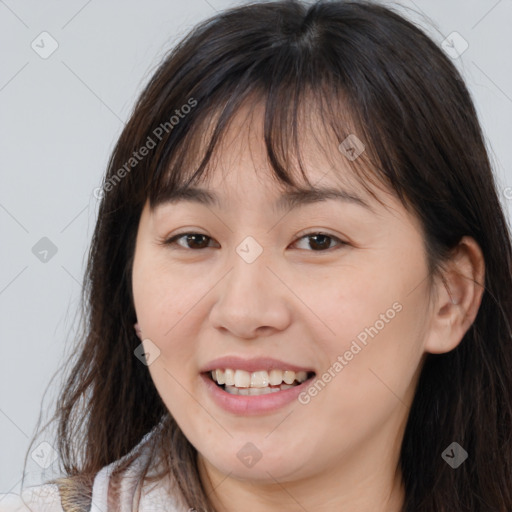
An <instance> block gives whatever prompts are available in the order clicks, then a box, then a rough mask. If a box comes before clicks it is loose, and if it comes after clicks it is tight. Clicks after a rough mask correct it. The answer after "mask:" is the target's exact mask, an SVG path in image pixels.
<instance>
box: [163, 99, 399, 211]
mask: <svg viewBox="0 0 512 512" xmlns="http://www.w3.org/2000/svg"><path fill="white" fill-rule="evenodd" d="M265 108H266V106H265V104H264V102H263V101H246V102H245V103H244V104H242V106H240V108H239V109H238V110H237V111H236V112H235V114H234V115H233V117H232V118H231V119H230V121H229V123H228V125H227V127H226V128H225V129H224V130H223V131H222V133H221V136H220V138H219V139H218V141H217V143H216V144H215V146H214V148H213V152H212V154H211V157H210V159H209V161H208V163H207V165H206V167H205V170H204V172H202V173H201V174H199V175H198V176H197V177H196V178H195V179H193V180H191V176H192V175H193V174H194V171H195V169H196V168H197V165H195V164H197V163H199V162H200V161H201V159H202V157H203V156H204V152H205V151H204V150H205V146H206V141H209V140H210V137H211V132H212V130H213V129H214V127H215V124H216V121H215V120H213V119H212V120H210V121H206V122H205V125H203V126H202V127H201V128H204V130H201V129H200V132H201V134H197V132H196V134H197V135H198V136H197V137H196V139H195V140H193V141H194V142H197V140H199V139H200V140H201V141H202V145H203V147H202V148H199V147H197V146H195V147H194V146H193V145H191V146H190V147H194V150H191V152H192V153H193V154H192V156H190V158H191V159H193V158H195V159H196V162H194V165H186V166H182V167H181V168H179V169H170V173H172V172H178V176H179V179H178V180H175V181H174V183H173V185H172V186H163V187H160V188H159V190H158V197H157V198H156V200H155V201H154V202H153V209H156V208H157V207H158V206H161V205H162V204H180V203H181V202H185V203H188V204H193V203H195V204H203V205H207V206H209V207H216V208H222V207H223V206H225V205H226V203H228V202H233V201H236V202H243V201H244V199H246V198H248V197H252V196H255V195H258V194H259V195H262V196H263V198H264V200H265V201H266V202H267V203H272V204H271V206H272V209H273V210H274V211H276V212H280V211H282V210H284V209H287V208H290V207H295V206H300V205H302V204H311V203H315V202H319V201H323V200H328V199H336V200H339V201H343V202H345V203H352V204H354V205H359V206H361V207H365V208H366V209H367V210H368V211H373V212H374V213H375V207H376V206H378V204H379V203H380V202H382V199H383V196H382V191H384V192H388V193H387V194H385V195H384V197H385V196H390V194H389V192H390V191H389V189H388V190H386V187H385V186H383V185H381V184H380V183H377V182H376V181H375V180H374V179H372V183H370V182H369V181H368V180H364V181H363V182H361V176H360V174H359V173H358V172H357V171H358V169H359V170H360V169H362V167H363V166H364V165H365V164H364V163H362V161H363V160H364V156H365V155H364V154H363V158H361V161H359V162H357V161H354V160H352V159H349V158H347V155H346V153H343V152H342V151H340V141H339V139H337V138H336V136H335V134H334V133H333V131H332V130H328V129H327V128H326V126H325V123H322V120H321V118H320V116H319V115H318V114H317V113H316V114H315V113H313V115H311V114H310V115H307V116H306V115H305V114H301V116H299V119H298V120H299V129H298V130H297V133H295V132H294V131H293V129H292V130H291V131H290V130H289V129H288V130H285V133H280V132H279V131H278V132H275V131H274V132H273V133H272V135H273V136H272V140H271V147H272V148H273V149H274V150H275V149H277V150H278V152H279V157H278V158H279V159H280V163H281V164H282V165H284V167H285V170H284V172H285V173H286V175H287V177H286V179H284V180H283V179H280V177H279V176H278V173H277V172H276V170H275V169H276V166H275V165H274V164H275V162H273V161H272V159H271V158H270V157H269V151H268V149H269V148H268V141H267V140H266V138H265V137H266V130H265V128H268V127H265ZM311 110H314V109H313V108H312V109H311ZM214 117H215V116H214ZM197 128H199V127H196V129H197ZM208 132H210V133H208ZM267 135H268V133H267ZM294 136H296V139H295V138H294ZM290 138H291V139H292V141H290ZM189 163H191V160H189ZM301 171H302V172H301ZM302 173H304V175H305V177H304V175H303V174H302ZM364 174H368V175H369V174H371V173H369V172H366V173H364ZM287 179H288V180H291V183H287ZM375 185H377V187H376V186H375ZM377 189H379V190H380V192H379V190H377ZM376 198H379V199H378V201H375V199H376ZM387 200H389V197H388V198H387V199H385V200H384V204H385V203H386V201H387ZM372 203H373V205H372Z"/></svg>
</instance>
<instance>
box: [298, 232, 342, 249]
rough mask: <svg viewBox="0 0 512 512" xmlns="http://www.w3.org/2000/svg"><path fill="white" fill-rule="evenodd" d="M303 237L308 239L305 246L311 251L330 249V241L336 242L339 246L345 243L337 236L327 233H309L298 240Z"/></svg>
mask: <svg viewBox="0 0 512 512" xmlns="http://www.w3.org/2000/svg"><path fill="white" fill-rule="evenodd" d="M304 239H309V241H308V242H307V246H308V247H309V249H311V250H312V251H313V252H326V251H327V250H328V249H332V247H333V246H332V245H331V244H332V242H337V244H338V245H339V246H342V245H346V244H345V242H343V241H342V240H340V239H339V238H338V237H335V236H333V235H329V234H327V233H309V234H306V235H304V236H302V237H301V238H299V241H300V240H304Z"/></svg>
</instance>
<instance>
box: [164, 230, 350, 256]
mask: <svg viewBox="0 0 512 512" xmlns="http://www.w3.org/2000/svg"><path fill="white" fill-rule="evenodd" d="M187 235H199V236H202V237H206V238H208V239H209V240H213V239H212V238H211V237H209V236H208V235H205V234H204V233H195V232H186V233H178V234H177V235H174V236H172V237H171V238H169V239H166V240H163V241H162V242H161V243H162V245H168V246H173V245H174V246H176V245H177V246H178V248H180V249H185V250H186V249H189V250H191V251H199V250H203V249H209V248H210V247H202V248H200V249H191V248H190V247H183V246H181V245H179V244H178V243H177V242H178V240H180V239H181V238H183V237H185V236H187ZM315 235H320V236H326V237H327V238H330V239H332V240H335V241H336V242H338V244H339V245H338V247H337V248H336V247H334V248H333V247H329V248H328V249H326V250H317V251H315V250H310V251H308V252H316V253H322V252H324V253H325V252H331V250H333V249H334V250H336V249H340V248H341V247H343V246H345V245H348V244H347V242H344V241H343V240H341V239H340V238H338V237H337V236H334V235H331V234H329V233H324V232H322V231H311V232H309V233H305V234H303V235H301V236H300V237H299V238H297V240H296V241H298V240H301V239H303V238H308V237H312V236H315ZM185 243H186V242H185ZM294 243H295V242H294ZM303 250H306V249H303Z"/></svg>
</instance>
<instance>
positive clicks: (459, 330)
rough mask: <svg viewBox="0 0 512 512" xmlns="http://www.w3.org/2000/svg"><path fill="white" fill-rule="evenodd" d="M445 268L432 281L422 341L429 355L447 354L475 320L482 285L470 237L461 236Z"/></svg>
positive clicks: (481, 268)
mask: <svg viewBox="0 0 512 512" xmlns="http://www.w3.org/2000/svg"><path fill="white" fill-rule="evenodd" d="M445 267H446V270H444V271H443V274H442V276H441V277H440V278H439V277H437V278H436V280H435V288H436V289H435V293H434V296H435V300H434V304H433V307H432V309H431V313H430V314H431V318H430V331H429V333H428V335H427V338H426V340H425V351H426V352H430V353H432V354H443V353H445V352H450V351H451V350H453V349H454V348H456V347H457V345H458V344H459V343H460V342H461V340H462V338H463V337H464V335H465V334H466V332H467V330H468V329H469V328H470V327H471V325H472V323H473V322H474V321H475V318H476V316H477V313H478V309H479V307H480V303H481V301H482V295H483V292H484V286H485V261H484V257H483V254H482V250H481V249H480V246H479V245H478V244H477V242H476V241H475V240H474V239H473V238H471V237H468V236H464V237H462V239H461V241H460V242H459V244H458V245H457V247H456V248H455V249H454V250H453V252H452V257H451V258H450V260H449V261H448V262H446V265H445Z"/></svg>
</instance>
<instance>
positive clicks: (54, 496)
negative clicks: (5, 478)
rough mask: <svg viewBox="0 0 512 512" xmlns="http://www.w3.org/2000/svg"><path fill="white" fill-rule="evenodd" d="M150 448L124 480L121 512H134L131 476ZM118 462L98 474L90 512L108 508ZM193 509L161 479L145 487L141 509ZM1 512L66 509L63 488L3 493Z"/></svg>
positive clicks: (165, 511) (51, 486) (58, 511)
mask: <svg viewBox="0 0 512 512" xmlns="http://www.w3.org/2000/svg"><path fill="white" fill-rule="evenodd" d="M152 433H153V431H152V432H149V433H148V434H146V436H144V438H143V439H142V440H141V442H140V443H139V445H137V447H135V448H134V450H135V449H137V448H138V447H140V446H141V445H142V444H143V443H144V442H145V441H146V440H147V439H148V438H149V437H150V436H151V434H152ZM147 452H148V450H145V449H143V451H142V452H141V455H140V457H138V458H137V459H136V460H135V461H134V463H133V465H132V466H130V468H129V470H127V473H126V477H125V478H123V480H122V482H121V489H120V497H121V508H120V512H132V499H133V493H134V483H135V481H136V480H135V479H134V478H130V476H133V475H136V474H137V469H138V468H139V467H140V464H141V463H142V462H143V461H144V460H145V456H147ZM117 463H118V462H113V463H111V464H109V465H108V466H105V467H103V468H102V469H101V470H100V471H99V472H98V473H97V474H96V476H95V478H94V483H93V488H92V504H91V509H90V512H108V511H107V491H108V483H109V479H110V474H111V472H112V470H113V469H114V467H115V465H116V464H117ZM24 502H25V503H24ZM188 510H190V509H184V508H179V507H178V505H177V501H176V500H175V498H173V496H172V495H170V494H169V491H168V490H167V489H166V488H165V487H164V486H163V485H162V484H160V483H157V484H148V483H146V484H145V485H144V487H143V489H142V493H141V498H140V506H139V512H187V511H188ZM0 512H64V511H63V509H62V505H61V501H60V495H59V489H58V486H57V485H56V484H42V485H37V486H31V487H27V488H25V489H23V491H22V493H21V496H20V495H19V494H14V493H10V494H0Z"/></svg>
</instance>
